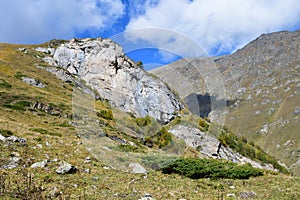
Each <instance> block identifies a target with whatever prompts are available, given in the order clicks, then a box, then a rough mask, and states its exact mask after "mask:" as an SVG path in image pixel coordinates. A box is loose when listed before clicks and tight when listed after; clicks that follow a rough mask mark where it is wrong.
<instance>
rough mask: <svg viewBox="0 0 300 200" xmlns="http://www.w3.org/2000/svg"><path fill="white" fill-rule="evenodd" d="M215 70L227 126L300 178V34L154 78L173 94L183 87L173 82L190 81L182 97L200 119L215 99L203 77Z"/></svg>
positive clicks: (161, 71)
mask: <svg viewBox="0 0 300 200" xmlns="http://www.w3.org/2000/svg"><path fill="white" fill-rule="evenodd" d="M212 67H215V68H216V69H218V74H219V75H220V76H221V79H222V81H223V83H224V88H225V90H226V100H225V101H226V104H227V108H228V110H227V112H228V113H227V114H226V122H225V125H226V126H227V127H228V128H230V129H231V130H233V131H234V132H235V133H236V134H239V135H242V136H245V137H246V138H247V139H248V140H249V141H254V142H256V143H258V144H259V145H260V146H261V147H262V148H263V149H264V150H266V151H267V152H269V153H270V154H272V155H274V156H276V157H277V158H278V159H280V160H281V162H282V163H285V164H286V165H287V166H288V167H289V168H290V169H291V170H292V171H293V173H295V174H298V175H299V174H300V30H298V31H295V32H288V31H282V32H277V33H271V34H263V35H261V36H259V37H258V38H257V39H255V40H254V41H252V42H250V43H249V44H247V45H246V46H245V47H243V48H242V49H239V50H237V51H236V52H235V53H233V54H231V55H225V56H221V57H218V58H214V57H213V58H202V59H188V60H180V61H177V62H175V63H171V64H169V65H166V66H163V67H161V68H157V69H154V70H152V71H151V73H153V74H155V75H156V76H158V77H159V78H161V79H162V80H163V81H164V82H166V83H167V84H168V85H169V86H170V87H173V89H175V90H176V88H177V89H179V90H181V88H178V83H176V81H174V80H173V79H171V78H170V77H174V75H175V74H178V73H179V74H181V75H182V77H184V80H186V81H184V82H183V84H185V86H182V87H187V88H189V90H187V89H185V90H182V91H188V92H184V93H183V92H178V93H179V94H181V97H182V98H184V99H185V103H186V104H187V105H188V106H189V107H190V108H191V110H196V114H198V115H201V116H208V115H209V112H210V111H211V109H212V108H211V101H210V98H211V97H212V98H214V97H213V95H210V92H209V87H210V86H209V85H207V83H206V82H205V75H204V74H205V72H206V71H209V70H211V68H212ZM210 79H214V76H210ZM180 80H181V79H180ZM180 80H179V81H180ZM177 82H178V81H177Z"/></svg>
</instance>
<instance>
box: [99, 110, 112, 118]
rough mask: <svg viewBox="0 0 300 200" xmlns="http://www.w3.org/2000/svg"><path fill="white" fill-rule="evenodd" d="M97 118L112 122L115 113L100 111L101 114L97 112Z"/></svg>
mask: <svg viewBox="0 0 300 200" xmlns="http://www.w3.org/2000/svg"><path fill="white" fill-rule="evenodd" d="M97 116H98V117H101V118H104V119H107V120H112V119H113V112H112V110H100V112H97Z"/></svg>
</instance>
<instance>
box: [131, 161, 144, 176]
mask: <svg viewBox="0 0 300 200" xmlns="http://www.w3.org/2000/svg"><path fill="white" fill-rule="evenodd" d="M129 168H131V171H130V172H131V173H134V174H146V173H147V170H146V169H145V168H144V167H143V166H142V165H140V164H139V163H130V164H129Z"/></svg>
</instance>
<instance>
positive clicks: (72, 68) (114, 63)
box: [36, 38, 183, 123]
mask: <svg viewBox="0 0 300 200" xmlns="http://www.w3.org/2000/svg"><path fill="white" fill-rule="evenodd" d="M36 50H38V51H41V52H44V53H45V52H46V53H47V52H48V56H46V57H45V58H44V61H46V62H48V63H49V64H51V65H53V66H57V67H62V68H63V69H64V70H66V71H67V73H69V74H72V75H73V76H75V77H78V78H79V79H81V80H83V81H85V83H86V84H87V85H88V86H90V87H91V88H92V89H94V90H96V91H97V92H98V93H99V94H100V96H101V97H102V98H105V99H108V100H110V102H111V104H112V105H113V106H115V107H117V108H120V109H121V110H123V111H124V112H130V113H133V114H134V115H136V116H141V117H145V116H147V115H149V116H152V117H154V118H155V119H157V120H158V121H159V122H161V123H167V122H169V121H170V120H172V119H173V118H174V117H175V116H176V112H178V111H179V110H181V109H182V107H183V105H182V104H181V103H180V101H179V99H178V97H176V96H175V95H174V93H172V92H171V91H170V90H169V89H168V88H167V87H166V86H165V85H164V84H163V83H162V82H161V81H160V80H158V79H156V78H154V77H153V76H150V75H149V74H148V73H146V72H145V71H144V70H143V69H141V68H140V67H138V66H137V65H136V64H135V63H134V62H133V61H132V60H131V59H129V58H128V57H127V56H126V55H125V54H124V53H123V50H122V48H121V47H120V46H119V45H117V44H116V43H114V42H112V41H111V40H109V39H101V38H98V39H81V40H79V39H72V40H70V41H65V42H62V43H58V44H55V41H52V42H50V45H49V48H37V49H36ZM56 74H57V73H56Z"/></svg>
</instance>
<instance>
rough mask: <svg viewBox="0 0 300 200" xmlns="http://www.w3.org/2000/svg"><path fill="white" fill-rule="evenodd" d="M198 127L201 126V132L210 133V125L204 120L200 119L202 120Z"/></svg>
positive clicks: (199, 121)
mask: <svg viewBox="0 0 300 200" xmlns="http://www.w3.org/2000/svg"><path fill="white" fill-rule="evenodd" d="M198 125H199V129H200V130H201V131H205V132H207V131H208V128H209V124H208V123H207V121H205V120H204V119H202V118H200V119H199V120H198Z"/></svg>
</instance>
